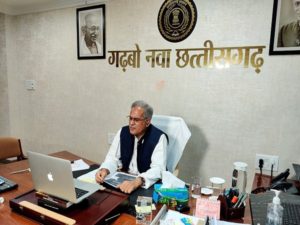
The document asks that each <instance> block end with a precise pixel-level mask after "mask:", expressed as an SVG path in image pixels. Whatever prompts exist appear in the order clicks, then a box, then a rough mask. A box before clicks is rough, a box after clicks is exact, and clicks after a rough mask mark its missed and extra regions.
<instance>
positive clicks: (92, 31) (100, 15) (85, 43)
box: [77, 5, 105, 59]
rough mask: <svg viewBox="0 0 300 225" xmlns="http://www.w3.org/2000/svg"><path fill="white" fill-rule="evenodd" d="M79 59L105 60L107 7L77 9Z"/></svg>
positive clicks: (97, 6)
mask: <svg viewBox="0 0 300 225" xmlns="http://www.w3.org/2000/svg"><path fill="white" fill-rule="evenodd" d="M77 55H78V59H105V5H96V6H90V7H84V8H78V9H77Z"/></svg>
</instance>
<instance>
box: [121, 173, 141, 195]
mask: <svg viewBox="0 0 300 225" xmlns="http://www.w3.org/2000/svg"><path fill="white" fill-rule="evenodd" d="M143 183H144V182H143V178H142V177H137V178H136V179H135V180H131V181H128V180H125V181H123V183H122V184H120V185H118V187H117V188H120V190H121V191H123V192H124V193H127V194H130V193H131V192H133V191H134V190H135V189H137V188H139V187H140V186H142V185H143Z"/></svg>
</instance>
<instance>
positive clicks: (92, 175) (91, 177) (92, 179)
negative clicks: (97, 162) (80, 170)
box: [77, 169, 98, 184]
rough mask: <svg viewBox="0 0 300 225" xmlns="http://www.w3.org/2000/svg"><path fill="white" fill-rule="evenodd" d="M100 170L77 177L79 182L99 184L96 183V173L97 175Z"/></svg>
mask: <svg viewBox="0 0 300 225" xmlns="http://www.w3.org/2000/svg"><path fill="white" fill-rule="evenodd" d="M97 171H98V169H95V170H92V171H90V172H88V173H86V174H83V175H81V176H79V177H77V179H78V180H81V181H85V182H89V183H94V184H95V183H97V182H96V179H95V176H96V173H97Z"/></svg>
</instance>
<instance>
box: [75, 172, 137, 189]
mask: <svg viewBox="0 0 300 225" xmlns="http://www.w3.org/2000/svg"><path fill="white" fill-rule="evenodd" d="M98 170H99V169H95V170H92V171H90V172H88V173H86V174H84V175H81V176H80V177H78V178H77V179H78V180H81V181H84V182H90V183H96V180H95V176H96V173H97V171H98ZM135 178H137V176H135V175H132V174H128V173H124V172H116V173H115V174H113V175H109V176H107V177H106V178H105V180H104V182H105V183H107V184H109V185H110V186H112V187H115V188H116V187H117V186H118V185H119V184H121V183H122V182H123V181H125V180H134V179H135Z"/></svg>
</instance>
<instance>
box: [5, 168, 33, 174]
mask: <svg viewBox="0 0 300 225" xmlns="http://www.w3.org/2000/svg"><path fill="white" fill-rule="evenodd" d="M23 172H30V168H27V169H24V170H16V171H14V172H11V173H10V174H16V173H23Z"/></svg>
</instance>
